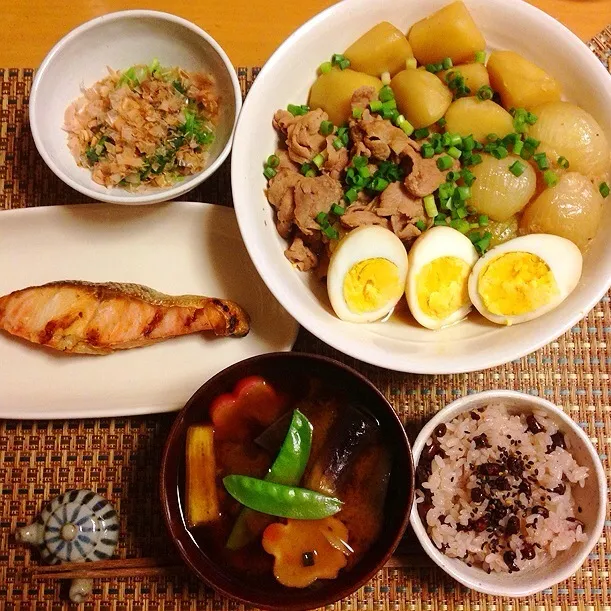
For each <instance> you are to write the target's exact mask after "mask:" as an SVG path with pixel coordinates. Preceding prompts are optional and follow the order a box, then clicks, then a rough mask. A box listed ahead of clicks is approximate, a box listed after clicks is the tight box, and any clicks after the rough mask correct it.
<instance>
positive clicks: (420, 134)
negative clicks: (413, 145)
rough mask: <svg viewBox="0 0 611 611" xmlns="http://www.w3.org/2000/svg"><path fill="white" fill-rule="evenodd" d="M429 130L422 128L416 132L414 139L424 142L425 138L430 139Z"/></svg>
mask: <svg viewBox="0 0 611 611" xmlns="http://www.w3.org/2000/svg"><path fill="white" fill-rule="evenodd" d="M428 136H429V130H428V128H427V127H421V128H420V129H417V130H415V131H414V138H415V139H416V140H422V139H423V138H428Z"/></svg>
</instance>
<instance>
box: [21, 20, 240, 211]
mask: <svg viewBox="0 0 611 611" xmlns="http://www.w3.org/2000/svg"><path fill="white" fill-rule="evenodd" d="M154 58H157V59H158V60H159V62H160V63H161V65H163V66H180V67H181V68H184V69H186V70H193V71H203V72H209V73H211V74H212V75H213V76H214V77H215V78H216V82H217V86H218V89H219V92H220V96H221V115H220V118H219V124H218V127H217V129H216V138H215V142H214V144H213V145H212V148H211V149H210V158H209V163H208V166H207V167H206V168H205V169H204V170H202V171H201V172H199V173H197V174H194V175H193V176H189V177H188V178H185V179H184V180H183V181H181V182H178V183H176V184H175V185H174V186H172V187H168V188H164V189H150V190H149V191H142V192H138V193H130V192H128V191H126V190H125V189H121V188H118V187H117V188H114V189H108V188H106V187H103V186H101V185H98V184H97V183H95V182H94V181H93V180H92V179H91V171H90V170H88V169H86V168H80V167H78V166H77V165H76V162H75V161H74V158H73V157H72V154H71V153H70V151H69V150H68V146H67V139H66V133H65V132H64V131H63V129H62V126H63V124H64V112H65V110H66V108H67V107H68V106H69V105H70V103H71V102H73V101H74V100H76V99H77V98H78V97H79V96H80V95H81V88H82V87H83V86H84V87H90V86H91V85H93V84H94V83H95V82H96V81H98V80H100V79H101V78H103V77H104V76H105V75H106V74H107V66H110V67H112V68H114V69H125V68H128V67H129V66H132V65H134V64H150V63H151V61H152V60H153V59H154ZM241 106H242V94H241V90H240V84H239V82H238V78H237V75H236V73H235V70H234V68H233V66H232V65H231V61H230V60H229V58H228V57H227V54H226V53H225V52H224V51H223V49H222V48H221V47H220V45H219V44H218V43H217V42H216V41H215V40H214V38H212V36H210V35H209V34H207V33H206V32H204V30H202V29H201V28H199V27H197V26H196V25H195V24H193V23H191V22H190V21H187V20H186V19H182V18H180V17H176V16H175V15H170V14H168V13H161V12H158V11H144V10H131V11H120V12H117V13H110V14H108V15H103V16H102V17H98V18H96V19H92V20H91V21H88V22H86V23H84V24H83V25H81V26H79V27H77V28H75V29H74V30H72V31H71V32H69V33H68V34H67V35H66V36H64V38H62V39H61V40H60V41H59V42H58V43H57V44H56V45H55V46H54V47H53V48H52V49H51V51H49V53H48V55H47V56H46V57H45V59H44V61H43V62H42V64H41V65H40V68H39V69H38V70H37V72H36V76H35V78H34V82H33V83H32V92H31V95H30V124H31V126H32V136H33V137H34V142H35V143H36V148H37V149H38V152H39V153H40V154H41V155H42V157H43V159H44V160H45V162H46V163H47V165H48V166H49V167H50V168H51V170H53V172H55V174H57V176H58V177H59V178H61V179H62V180H63V181H64V182H65V183H67V184H68V185H70V186H71V187H72V188H73V189H76V190H77V191H80V192H81V193H83V195H87V196H89V197H92V198H94V199H98V200H102V201H105V202H113V203H116V204H151V203H155V202H160V201H166V200H168V199H172V198H174V197H178V196H179V195H181V194H183V193H186V192H187V191H189V190H191V189H193V188H194V187H196V186H197V185H198V184H200V183H202V182H203V181H204V180H206V179H207V178H208V177H209V176H211V175H212V174H213V173H214V172H215V171H216V170H217V168H218V167H219V166H220V165H221V164H222V163H223V161H224V160H225V158H226V157H227V155H228V154H229V151H230V149H231V141H232V137H233V130H234V128H235V123H236V121H237V116H238V113H239V111H240V107H241Z"/></svg>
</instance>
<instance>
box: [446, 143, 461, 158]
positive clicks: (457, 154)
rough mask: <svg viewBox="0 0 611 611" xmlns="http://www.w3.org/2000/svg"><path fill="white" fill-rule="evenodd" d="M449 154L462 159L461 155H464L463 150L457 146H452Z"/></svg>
mask: <svg viewBox="0 0 611 611" xmlns="http://www.w3.org/2000/svg"><path fill="white" fill-rule="evenodd" d="M448 155H449V156H450V157H454V159H460V156H461V155H462V151H460V150H459V149H457V148H456V147H455V146H451V147H450V148H449V149H448Z"/></svg>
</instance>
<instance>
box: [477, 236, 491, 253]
mask: <svg viewBox="0 0 611 611" xmlns="http://www.w3.org/2000/svg"><path fill="white" fill-rule="evenodd" d="M490 240H492V234H491V233H490V232H489V231H486V232H485V233H484V236H483V237H482V238H481V239H480V240H478V241H477V242H475V244H474V246H475V248H476V250H478V251H479V253H480V254H482V255H483V254H484V253H485V252H486V251H487V250H488V248H490Z"/></svg>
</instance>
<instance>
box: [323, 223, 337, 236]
mask: <svg viewBox="0 0 611 611" xmlns="http://www.w3.org/2000/svg"><path fill="white" fill-rule="evenodd" d="M322 232H323V233H324V234H325V235H326V236H327V237H328V238H329V239H330V240H337V238H339V232H338V231H337V229H335V227H331V225H328V226H327V227H323V228H322Z"/></svg>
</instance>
